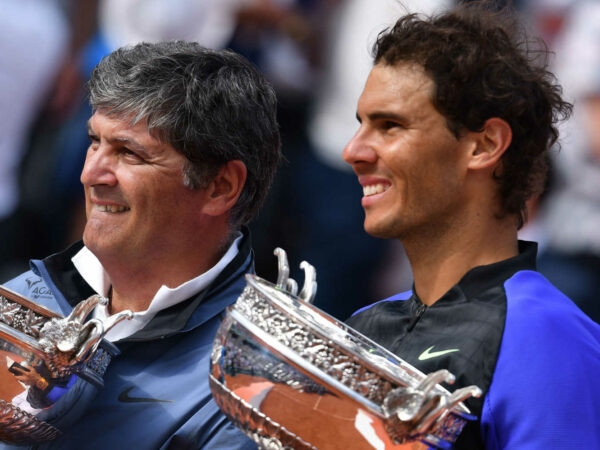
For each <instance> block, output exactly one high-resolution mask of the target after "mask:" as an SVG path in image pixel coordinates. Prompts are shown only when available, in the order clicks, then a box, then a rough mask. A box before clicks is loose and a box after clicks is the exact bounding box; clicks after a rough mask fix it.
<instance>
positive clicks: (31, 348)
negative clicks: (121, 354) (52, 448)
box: [0, 286, 131, 444]
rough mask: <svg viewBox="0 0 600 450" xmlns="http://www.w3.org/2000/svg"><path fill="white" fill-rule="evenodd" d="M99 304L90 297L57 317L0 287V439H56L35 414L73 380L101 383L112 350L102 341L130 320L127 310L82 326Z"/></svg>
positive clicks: (29, 441)
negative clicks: (124, 320)
mask: <svg viewBox="0 0 600 450" xmlns="http://www.w3.org/2000/svg"><path fill="white" fill-rule="evenodd" d="M103 302H106V299H104V298H102V297H100V296H98V295H94V296H92V297H89V298H88V299H86V300H84V301H82V302H81V303H79V304H78V305H77V306H76V307H75V308H74V309H73V311H72V312H71V314H70V315H69V316H68V317H62V316H60V315H59V314H56V313H55V312H53V311H51V310H49V309H46V308H44V307H42V306H40V305H37V304H35V303H33V302H32V301H30V300H29V299H27V298H25V297H23V296H21V295H19V294H17V293H15V292H12V291H10V290H8V289H6V288H4V287H2V286H0V441H3V442H9V443H15V444H34V443H39V442H43V441H48V440H52V439H55V438H56V437H57V436H58V435H59V434H60V430H58V429H57V428H55V427H53V426H52V425H50V424H49V423H46V422H44V421H42V420H39V419H38V418H37V417H36V416H37V415H38V414H39V413H41V412H47V411H48V410H49V409H50V408H52V405H53V403H54V402H56V401H57V400H58V399H59V398H60V396H62V395H64V393H66V392H67V391H68V389H69V388H70V386H71V385H72V382H73V378H72V377H73V376H77V377H79V378H81V379H84V380H86V381H87V382H90V383H92V384H93V385H96V386H101V385H102V376H103V374H104V371H105V370H106V367H107V365H108V363H109V362H110V359H111V350H110V349H109V348H105V347H103V346H101V345H100V344H101V340H102V338H103V336H104V335H105V334H106V332H107V331H108V330H109V329H110V328H111V327H112V326H114V325H115V324H116V323H118V322H119V321H121V320H123V319H125V318H130V317H131V312H129V311H126V312H124V313H122V314H119V315H115V316H113V317H112V318H111V320H110V321H107V322H105V323H102V322H101V321H99V320H96V319H91V320H89V321H87V322H86V321H85V319H86V318H87V316H88V315H89V314H90V313H91V311H92V310H93V308H94V307H95V306H96V305H97V304H99V303H103Z"/></svg>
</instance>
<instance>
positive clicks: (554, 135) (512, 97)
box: [373, 2, 572, 228]
mask: <svg viewBox="0 0 600 450" xmlns="http://www.w3.org/2000/svg"><path fill="white" fill-rule="evenodd" d="M373 54H374V60H375V64H386V65H395V64H398V63H405V62H409V63H416V64H418V65H420V66H422V67H423V68H424V70H425V73H426V74H427V75H428V76H430V77H431V79H432V80H433V81H434V84H435V87H436V91H435V93H434V98H433V99H432V103H433V105H434V107H435V108H436V109H437V110H438V111H439V112H440V113H441V114H442V115H443V116H444V117H445V118H446V120H447V123H448V128H449V129H450V130H451V131H452V132H453V133H454V134H455V135H456V136H457V137H458V136H460V134H461V132H463V131H465V130H470V131H480V130H481V129H482V128H483V125H484V124H485V122H486V120H487V119H489V118H491V117H499V118H501V119H503V120H505V121H506V122H507V123H508V124H509V125H510V127H511V129H512V133H513V138H512V142H511V144H510V146H509V147H508V149H507V151H506V152H505V153H504V155H503V157H502V164H501V168H500V169H499V170H498V171H497V173H495V177H496V180H497V182H498V184H499V193H500V197H501V202H502V213H503V214H515V215H517V216H518V219H519V222H518V227H519V228H520V227H522V225H523V224H524V223H525V222H526V220H527V209H526V202H527V200H528V199H529V198H530V197H532V196H533V195H535V194H538V193H541V192H542V190H543V188H544V183H545V180H546V177H547V173H548V161H549V150H550V148H551V147H552V146H553V145H555V144H556V145H558V144H557V139H558V128H557V125H558V122H560V121H561V120H566V119H568V117H569V116H570V114H571V111H572V105H571V104H570V103H568V102H566V101H565V100H563V98H562V88H561V87H560V85H559V84H558V83H557V80H556V77H555V76H554V75H553V74H552V73H551V72H550V71H549V69H548V67H549V56H550V52H549V51H548V49H547V47H546V45H545V44H544V43H543V42H542V41H541V40H540V39H536V40H534V39H530V38H529V37H528V36H527V33H526V32H525V30H524V29H523V28H522V27H521V25H520V24H519V22H518V20H517V15H516V14H515V13H514V11H513V10H512V9H511V8H510V7H505V8H502V9H500V10H498V9H497V8H496V7H495V6H494V4H493V3H491V2H469V3H463V4H460V5H458V6H457V7H456V8H454V9H453V10H451V11H447V12H444V13H441V14H438V15H432V16H427V17H425V16H421V15H419V14H409V15H407V16H404V17H402V18H400V19H399V20H398V21H397V22H396V24H395V25H394V26H393V27H392V28H390V29H387V30H384V31H383V32H382V33H380V35H379V36H378V39H377V41H376V42H375V45H374V47H373Z"/></svg>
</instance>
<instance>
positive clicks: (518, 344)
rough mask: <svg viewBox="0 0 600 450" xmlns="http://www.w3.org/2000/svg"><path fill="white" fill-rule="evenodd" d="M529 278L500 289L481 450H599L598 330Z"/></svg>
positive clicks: (552, 291) (524, 275)
mask: <svg viewBox="0 0 600 450" xmlns="http://www.w3.org/2000/svg"><path fill="white" fill-rule="evenodd" d="M529 277H534V278H536V277H540V278H541V276H540V275H539V274H536V273H535V272H527V273H521V274H520V275H519V276H518V277H517V278H516V279H511V280H509V281H508V282H507V284H506V286H505V287H506V291H507V302H508V305H507V315H506V326H505V330H504V335H503V339H502V343H501V346H500V353H499V357H498V361H497V364H496V369H495V372H494V376H493V379H492V383H491V385H490V389H489V391H488V393H487V395H486V399H485V402H484V406H483V412H482V433H483V436H484V440H485V443H486V449H519V450H529V449H531V450H533V449H536V450H537V449H546V448H552V449H554V450H561V449H572V448H600V425H599V424H600V401H599V399H600V383H598V380H599V379H600V326H599V325H598V324H596V323H594V322H593V321H592V320H591V319H589V318H588V317H587V316H585V315H584V314H583V313H582V312H581V311H580V310H579V309H578V308H577V307H576V306H575V305H574V304H573V303H572V302H571V301H570V300H569V299H568V298H566V297H565V296H563V295H562V294H561V293H560V292H558V291H557V290H556V289H554V288H553V287H552V286H551V285H550V284H549V283H548V282H547V281H545V279H542V282H539V280H537V278H536V279H535V280H533V281H532V280H531V279H529V280H528V279H527V278H529Z"/></svg>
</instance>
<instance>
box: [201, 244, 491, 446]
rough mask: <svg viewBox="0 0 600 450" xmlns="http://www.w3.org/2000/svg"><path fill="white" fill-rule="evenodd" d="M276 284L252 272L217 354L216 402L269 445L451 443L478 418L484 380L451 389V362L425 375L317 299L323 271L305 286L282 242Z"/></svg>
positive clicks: (308, 275) (213, 374)
mask: <svg viewBox="0 0 600 450" xmlns="http://www.w3.org/2000/svg"><path fill="white" fill-rule="evenodd" d="M274 253H275V255H276V256H277V258H278V269H279V275H278V277H277V282H276V284H273V283H270V282H268V281H265V280H263V279H262V278H259V277H257V276H255V275H247V276H246V281H247V285H246V288H245V289H244V291H243V293H242V294H241V296H240V297H239V298H238V300H237V302H236V303H235V304H234V305H232V306H231V307H230V308H229V309H228V311H227V315H226V317H225V319H224V321H223V323H222V325H221V327H220V328H219V331H218V333H217V336H216V339H215V342H214V345H213V352H212V357H211V367H210V384H211V389H212V392H213V396H214V398H215V401H216V402H217V404H218V405H219V407H220V408H221V409H222V411H223V412H224V413H225V414H226V415H227V416H228V417H229V418H230V419H231V420H232V421H233V423H235V424H236V425H237V426H238V427H239V428H240V429H241V430H242V431H244V432H245V433H246V434H247V435H248V436H249V437H251V438H252V439H253V440H254V441H255V442H256V443H257V444H258V446H259V447H260V448H263V449H273V450H282V449H294V450H296V449H319V450H329V449H330V450H334V449H339V448H345V449H350V450H353V449H357V450H358V449H378V450H379V449H409V448H410V449H419V448H442V449H449V448H452V445H453V444H454V442H455V440H456V438H457V437H458V435H459V434H460V432H461V431H462V429H463V427H464V425H465V424H466V423H467V421H469V420H473V419H474V417H473V416H472V415H471V414H470V411H469V410H468V409H467V407H466V406H465V405H464V404H463V401H464V400H466V399H468V398H469V397H478V396H480V395H481V390H480V389H479V388H478V387H476V386H469V387H466V388H462V389H457V390H456V391H454V392H453V393H450V392H449V391H448V390H446V389H445V388H444V387H442V386H441V385H440V383H446V384H452V383H453V382H454V376H453V375H452V374H451V373H449V372H448V371H446V370H442V371H438V372H435V373H431V374H428V375H425V374H423V373H422V372H420V371H419V370H417V369H416V368H414V367H412V366H411V365H409V364H408V363H406V362H405V361H404V360H402V359H400V358H398V357H397V356H396V355H394V354H392V353H391V352H389V351H387V350H386V349H384V348H383V347H381V346H379V345H378V344H376V343H375V342H373V341H371V340H370V339H368V338H367V337H365V336H363V335H362V334H360V333H358V332H357V331H356V330H354V329H352V328H350V327H348V326H347V325H345V324H343V323H341V322H339V321H337V320H336V319H334V318H333V317H331V316H329V315H328V314H326V313H324V312H323V311H321V310H319V309H318V308H317V307H315V306H313V305H312V304H311V303H312V300H313V299H314V296H315V294H316V287H317V284H316V272H315V270H314V268H313V267H312V266H311V265H310V264H308V263H306V262H302V263H301V265H300V267H301V268H302V269H303V270H304V274H305V281H304V286H303V287H302V289H301V291H300V294H298V295H297V292H298V285H297V283H296V281H295V280H293V279H291V278H289V265H288V262H287V255H286V253H285V251H283V250H282V249H279V248H278V249H276V250H275V252H274Z"/></svg>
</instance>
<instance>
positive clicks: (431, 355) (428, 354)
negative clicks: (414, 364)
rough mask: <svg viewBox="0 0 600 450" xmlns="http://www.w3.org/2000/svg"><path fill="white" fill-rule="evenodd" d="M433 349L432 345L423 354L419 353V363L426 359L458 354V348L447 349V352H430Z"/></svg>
mask: <svg viewBox="0 0 600 450" xmlns="http://www.w3.org/2000/svg"><path fill="white" fill-rule="evenodd" d="M433 347H435V345H432V346H431V347H429V348H428V349H427V350H425V351H424V352H423V353H421V354H420V355H419V361H425V360H426V359H431V358H437V357H438V356H443V355H447V354H448V353H454V352H458V351H459V350H460V349H458V348H449V349H448V350H439V351H437V352H432V350H433Z"/></svg>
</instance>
